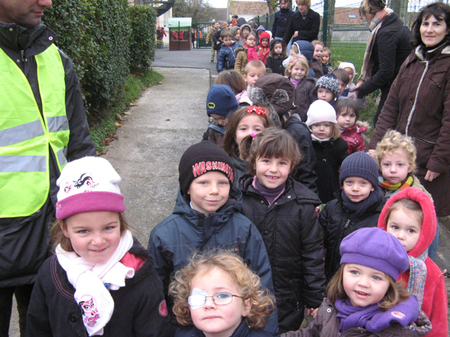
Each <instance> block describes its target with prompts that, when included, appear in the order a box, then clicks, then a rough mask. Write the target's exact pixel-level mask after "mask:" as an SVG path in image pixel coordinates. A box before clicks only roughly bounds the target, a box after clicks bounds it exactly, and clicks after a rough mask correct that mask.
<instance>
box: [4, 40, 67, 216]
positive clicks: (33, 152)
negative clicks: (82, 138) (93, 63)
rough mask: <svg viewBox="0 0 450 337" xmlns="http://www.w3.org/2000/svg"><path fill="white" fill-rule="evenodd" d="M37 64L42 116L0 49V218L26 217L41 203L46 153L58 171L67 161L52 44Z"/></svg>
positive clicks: (61, 90) (59, 67)
mask: <svg viewBox="0 0 450 337" xmlns="http://www.w3.org/2000/svg"><path fill="white" fill-rule="evenodd" d="M35 59H36V65H37V70H36V71H37V78H38V86H39V92H40V96H41V102H42V114H41V112H40V111H39V107H38V105H37V103H36V100H35V98H34V95H33V91H32V89H31V86H30V84H29V82H28V79H27V78H26V77H25V75H24V73H23V72H22V70H21V69H20V68H19V67H18V66H17V65H16V64H15V62H14V61H13V60H11V59H10V58H9V57H8V55H6V53H5V52H4V51H3V50H2V49H1V48H0V79H1V80H0V200H1V207H0V218H10V217H21V216H28V215H31V214H33V213H35V212H37V211H38V210H39V209H40V208H41V207H42V205H43V204H44V203H45V201H46V200H47V198H48V194H49V189H50V172H49V157H50V154H49V150H51V151H52V152H53V153H54V157H55V158H56V161H57V164H58V167H59V169H60V170H62V167H63V166H64V165H65V164H66V162H67V160H66V152H67V145H68V143H69V135H70V131H69V122H68V120H67V116H66V98H65V97H66V87H65V72H64V66H63V63H62V60H61V55H60V54H59V51H58V49H57V48H56V46H55V45H51V46H50V47H49V48H47V50H45V51H44V52H43V53H41V54H39V55H36V56H35ZM42 116H44V118H43V117H42Z"/></svg>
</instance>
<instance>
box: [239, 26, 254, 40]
mask: <svg viewBox="0 0 450 337" xmlns="http://www.w3.org/2000/svg"><path fill="white" fill-rule="evenodd" d="M251 31H252V28H251V27H250V25H249V24H248V23H245V24H243V25H242V26H241V42H242V45H244V44H245V39H246V38H247V35H248V34H249V33H250V32H251Z"/></svg>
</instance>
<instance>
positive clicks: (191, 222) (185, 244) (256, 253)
mask: <svg viewBox="0 0 450 337" xmlns="http://www.w3.org/2000/svg"><path fill="white" fill-rule="evenodd" d="M241 206H242V194H241V192H240V191H239V190H238V189H237V188H236V187H234V186H233V187H232V189H231V191H230V198H229V199H228V201H227V203H226V204H225V205H224V206H223V207H222V208H221V209H220V210H218V211H217V212H215V213H212V214H210V215H209V216H207V217H205V215H204V214H202V213H200V212H197V211H196V210H194V209H192V208H191V207H190V206H189V201H188V200H187V199H185V198H183V196H182V195H181V192H179V193H178V196H177V201H176V204H175V208H174V210H173V213H172V215H170V216H169V217H168V218H166V219H165V220H163V221H162V222H161V223H159V224H158V225H157V226H156V227H155V228H153V230H152V232H151V234H150V240H149V244H148V250H149V252H150V254H151V255H152V256H153V257H154V259H155V270H156V272H157V273H158V275H159V277H160V279H161V280H162V281H163V285H164V289H165V293H166V294H167V289H168V286H169V282H170V277H171V276H172V274H173V273H174V272H176V271H178V270H180V269H181V268H183V267H185V266H186V265H187V264H188V263H189V258H190V256H191V255H192V253H194V252H198V251H209V250H215V249H223V250H227V251H231V252H234V253H236V254H238V255H240V256H241V257H242V258H243V259H244V261H245V262H246V263H247V265H248V266H249V267H250V268H252V270H253V271H254V272H255V273H256V274H257V275H258V276H259V277H260V278H261V284H262V285H263V287H265V288H267V289H269V290H270V291H272V292H273V283H272V272H271V268H270V262H269V257H268V255H267V251H266V248H265V246H264V241H263V239H262V237H261V234H260V233H259V231H258V229H257V228H256V227H255V225H254V224H253V223H252V222H251V221H250V220H249V219H248V218H246V217H245V216H243V215H242V214H241V213H239V212H240V210H241ZM277 328H278V326H277V324H276V323H275V322H269V323H268V327H267V328H266V329H265V330H266V331H270V332H275V331H276V330H277Z"/></svg>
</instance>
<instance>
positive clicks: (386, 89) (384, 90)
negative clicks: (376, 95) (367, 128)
mask: <svg viewBox="0 0 450 337" xmlns="http://www.w3.org/2000/svg"><path fill="white" fill-rule="evenodd" d="M390 88H391V87H390V86H389V87H383V88H380V90H381V97H380V103H379V104H378V109H377V112H376V113H375V116H373V128H374V129H375V126H376V125H377V121H378V116H379V115H380V112H381V109H383V105H384V103H385V102H386V99H387V97H388V95H389V89H390Z"/></svg>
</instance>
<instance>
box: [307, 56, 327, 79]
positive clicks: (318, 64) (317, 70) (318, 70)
mask: <svg viewBox="0 0 450 337" xmlns="http://www.w3.org/2000/svg"><path fill="white" fill-rule="evenodd" d="M309 67H310V68H311V69H312V70H314V76H315V77H316V79H319V78H321V77H322V76H323V75H324V73H323V64H322V61H321V60H316V59H312V61H311V64H310V65H309Z"/></svg>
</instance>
